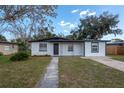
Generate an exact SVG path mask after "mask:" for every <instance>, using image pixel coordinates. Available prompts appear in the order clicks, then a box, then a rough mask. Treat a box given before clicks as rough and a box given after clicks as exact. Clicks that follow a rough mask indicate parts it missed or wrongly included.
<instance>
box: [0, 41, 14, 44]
mask: <svg viewBox="0 0 124 93" xmlns="http://www.w3.org/2000/svg"><path fill="white" fill-rule="evenodd" d="M0 44H16V43H12V42H7V41H0Z"/></svg>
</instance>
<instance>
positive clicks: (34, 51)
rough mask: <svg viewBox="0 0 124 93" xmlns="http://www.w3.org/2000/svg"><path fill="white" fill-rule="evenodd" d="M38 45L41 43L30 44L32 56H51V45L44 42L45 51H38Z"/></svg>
mask: <svg viewBox="0 0 124 93" xmlns="http://www.w3.org/2000/svg"><path fill="white" fill-rule="evenodd" d="M39 43H41V42H33V43H31V54H32V56H34V55H52V54H53V44H51V43H48V42H45V43H47V51H39ZM43 43H44V42H43Z"/></svg>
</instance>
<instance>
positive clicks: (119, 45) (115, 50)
mask: <svg viewBox="0 0 124 93" xmlns="http://www.w3.org/2000/svg"><path fill="white" fill-rule="evenodd" d="M107 54H109V55H124V42H109V43H107Z"/></svg>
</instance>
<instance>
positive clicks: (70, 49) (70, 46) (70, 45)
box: [68, 44, 73, 52]
mask: <svg viewBox="0 0 124 93" xmlns="http://www.w3.org/2000/svg"><path fill="white" fill-rule="evenodd" d="M68 51H70V52H71V51H73V44H69V45H68Z"/></svg>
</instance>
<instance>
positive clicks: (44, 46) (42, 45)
mask: <svg viewBox="0 0 124 93" xmlns="http://www.w3.org/2000/svg"><path fill="white" fill-rule="evenodd" d="M39 51H40V52H41V51H44V52H45V51H47V43H39Z"/></svg>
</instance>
